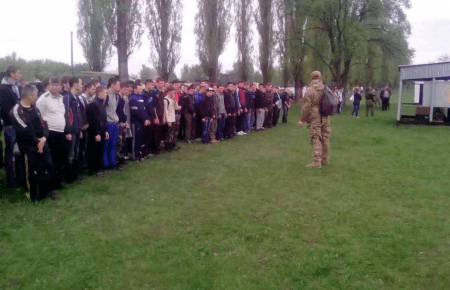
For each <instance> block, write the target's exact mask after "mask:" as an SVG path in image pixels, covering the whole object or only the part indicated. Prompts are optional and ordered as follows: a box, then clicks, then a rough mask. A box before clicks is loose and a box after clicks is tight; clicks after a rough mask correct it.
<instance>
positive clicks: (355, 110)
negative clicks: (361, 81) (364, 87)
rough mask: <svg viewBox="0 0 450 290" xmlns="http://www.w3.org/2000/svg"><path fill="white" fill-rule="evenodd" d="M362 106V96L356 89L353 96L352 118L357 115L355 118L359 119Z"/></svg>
mask: <svg viewBox="0 0 450 290" xmlns="http://www.w3.org/2000/svg"><path fill="white" fill-rule="evenodd" d="M360 104H361V94H360V93H359V88H355V89H354V94H353V112H352V114H351V116H352V117H353V115H355V117H356V118H358V119H359V116H358V114H359V106H360Z"/></svg>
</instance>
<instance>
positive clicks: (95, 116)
mask: <svg viewBox="0 0 450 290" xmlns="http://www.w3.org/2000/svg"><path fill="white" fill-rule="evenodd" d="M95 96H96V97H95V98H94V100H93V101H92V103H90V104H89V105H88V106H87V108H86V116H87V119H88V123H89V128H88V138H89V139H88V147H89V174H90V175H93V174H97V173H99V172H100V170H101V169H102V165H103V147H104V144H105V140H108V139H109V134H108V119H107V115H106V107H105V100H106V98H107V96H108V91H107V89H106V88H105V87H98V88H97V89H96V90H95Z"/></svg>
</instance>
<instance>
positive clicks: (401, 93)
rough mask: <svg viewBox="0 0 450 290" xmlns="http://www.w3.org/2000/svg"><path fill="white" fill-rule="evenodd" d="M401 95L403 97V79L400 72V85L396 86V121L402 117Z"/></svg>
mask: <svg viewBox="0 0 450 290" xmlns="http://www.w3.org/2000/svg"><path fill="white" fill-rule="evenodd" d="M402 97H403V79H402V77H401V74H400V85H399V88H398V100H397V121H400V119H401V117H402Z"/></svg>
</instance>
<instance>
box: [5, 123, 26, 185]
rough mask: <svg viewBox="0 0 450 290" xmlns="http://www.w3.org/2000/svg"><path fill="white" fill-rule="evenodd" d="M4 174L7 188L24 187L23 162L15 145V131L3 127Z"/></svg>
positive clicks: (9, 127) (11, 127)
mask: <svg viewBox="0 0 450 290" xmlns="http://www.w3.org/2000/svg"><path fill="white" fill-rule="evenodd" d="M4 130H5V131H4V136H5V162H4V167H5V172H6V179H7V187H9V188H19V187H20V186H21V185H22V186H26V176H25V160H24V157H23V154H21V153H20V151H19V147H18V146H17V143H16V131H15V130H14V128H13V126H5V128H4Z"/></svg>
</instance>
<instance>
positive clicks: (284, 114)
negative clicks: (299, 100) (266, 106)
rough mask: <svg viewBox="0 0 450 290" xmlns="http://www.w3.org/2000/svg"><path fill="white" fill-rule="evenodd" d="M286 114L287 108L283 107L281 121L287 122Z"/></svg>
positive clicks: (287, 112)
mask: <svg viewBox="0 0 450 290" xmlns="http://www.w3.org/2000/svg"><path fill="white" fill-rule="evenodd" d="M288 114H289V108H288V107H283V123H287V117H288Z"/></svg>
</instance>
